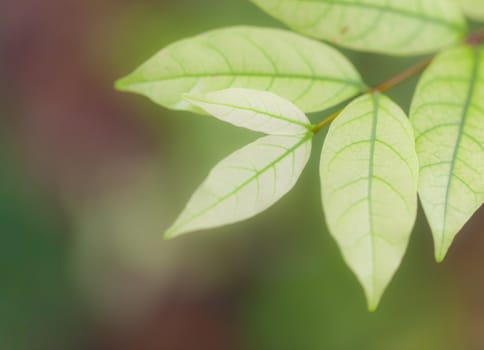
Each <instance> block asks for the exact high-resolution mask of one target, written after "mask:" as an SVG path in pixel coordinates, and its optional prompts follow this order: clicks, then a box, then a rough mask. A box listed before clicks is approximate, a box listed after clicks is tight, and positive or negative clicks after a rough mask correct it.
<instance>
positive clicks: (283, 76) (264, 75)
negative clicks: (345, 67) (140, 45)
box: [127, 72, 365, 89]
mask: <svg viewBox="0 0 484 350" xmlns="http://www.w3.org/2000/svg"><path fill="white" fill-rule="evenodd" d="M234 76H235V77H249V78H251V77H253V78H278V79H294V80H310V81H313V80H316V81H321V82H325V81H326V82H334V83H345V84H350V85H354V86H356V87H358V88H360V89H365V86H364V84H363V83H362V82H361V81H357V80H352V79H348V80H346V79H342V78H335V77H329V76H320V75H317V76H314V75H305V74H291V73H284V74H280V73H277V74H276V73H257V72H254V73H251V72H242V73H240V72H220V73H190V74H183V75H175V76H168V77H158V78H156V79H144V80H138V81H136V80H131V81H127V85H144V84H153V83H159V82H163V81H169V80H177V79H202V78H223V77H234Z"/></svg>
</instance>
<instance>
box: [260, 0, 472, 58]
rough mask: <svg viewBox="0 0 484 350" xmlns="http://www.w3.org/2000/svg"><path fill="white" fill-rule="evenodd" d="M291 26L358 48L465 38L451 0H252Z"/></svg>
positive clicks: (429, 47) (398, 49) (390, 49)
mask: <svg viewBox="0 0 484 350" xmlns="http://www.w3.org/2000/svg"><path fill="white" fill-rule="evenodd" d="M251 1H252V2H254V3H255V4H257V5H258V6H259V7H261V8H262V9H263V10H265V11H266V12H268V13H269V14H271V15H272V16H274V17H275V18H277V19H279V20H281V21H282V22H284V23H285V24H287V25H288V26H289V27H291V28H292V29H294V30H296V31H299V32H301V33H304V34H306V35H309V36H312V37H315V38H319V39H324V40H328V41H330V42H332V43H334V44H336V45H341V46H344V47H348V48H351V49H355V50H361V51H370V52H380V53H386V54H394V55H413V54H422V53H427V52H432V51H436V50H438V49H441V48H443V47H446V46H449V45H451V44H453V43H455V42H457V41H458V40H460V39H461V38H463V36H464V33H465V29H466V24H465V20H464V17H463V15H462V13H461V11H460V10H459V8H458V7H457V5H456V4H455V3H454V2H453V0H386V1H382V0H251Z"/></svg>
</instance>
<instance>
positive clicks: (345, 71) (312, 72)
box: [116, 27, 365, 112]
mask: <svg viewBox="0 0 484 350" xmlns="http://www.w3.org/2000/svg"><path fill="white" fill-rule="evenodd" d="M116 87H117V88H118V89H120V90H127V91H132V92H136V93H139V94H142V95H146V96H148V97H149V98H151V99H152V100H153V101H154V102H156V103H158V104H160V105H162V106H165V107H167V108H172V109H182V110H183V109H188V110H193V111H195V112H196V111H199V109H194V108H193V106H192V105H191V104H190V103H188V102H187V101H184V100H183V95H184V94H191V95H198V94H203V93H206V92H211V91H217V90H223V89H227V88H230V87H242V88H249V89H255V90H267V91H270V92H273V93H275V94H277V95H279V96H282V97H283V98H286V99H288V100H290V101H292V102H293V103H294V104H296V105H297V106H298V107H299V108H300V109H302V110H303V111H304V112H313V111H318V110H323V109H326V108H329V107H331V106H334V105H336V104H338V103H340V102H342V101H344V100H346V99H347V98H349V97H352V96H354V95H356V94H358V93H359V92H361V91H363V90H364V89H365V87H364V84H363V83H362V81H361V78H360V76H359V74H358V73H357V72H356V70H355V69H354V68H353V66H352V65H351V63H350V62H349V61H348V60H347V59H346V58H345V57H344V56H343V55H341V54H340V53H339V52H338V51H336V50H334V49H333V48H331V47H329V46H327V45H325V44H323V43H320V42H317V41H314V40H311V39H307V38H305V37H303V36H300V35H297V34H294V33H291V32H289V31H285V30H279V29H268V28H257V27H232V28H225V29H219V30H214V31H210V32H207V33H205V34H201V35H198V36H196V37H193V38H189V39H185V40H182V41H179V42H177V43H174V44H172V45H170V46H168V47H166V48H165V49H163V50H161V51H160V52H159V53H157V54H156V55H155V56H154V57H152V58H151V59H150V60H148V61H147V62H146V63H144V64H143V65H142V66H141V67H139V68H138V69H137V70H135V71H134V72H133V73H132V74H130V75H128V76H127V77H126V78H123V79H121V80H120V81H118V82H117V84H116Z"/></svg>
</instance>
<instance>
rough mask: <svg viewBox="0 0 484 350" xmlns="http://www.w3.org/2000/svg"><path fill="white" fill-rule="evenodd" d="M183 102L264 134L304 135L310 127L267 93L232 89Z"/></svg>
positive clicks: (291, 107)
mask: <svg viewBox="0 0 484 350" xmlns="http://www.w3.org/2000/svg"><path fill="white" fill-rule="evenodd" d="M185 99H186V100H187V101H189V102H190V103H192V104H194V105H195V106H197V107H199V108H201V109H203V110H204V111H206V112H207V113H209V114H211V115H213V116H214V117H216V118H218V119H220V120H223V121H226V122H228V123H231V124H234V125H236V126H240V127H243V128H247V129H250V130H254V131H259V132H263V133H266V134H271V135H297V134H305V133H307V132H308V131H310V130H311V128H312V125H311V123H310V122H309V120H308V118H307V117H306V115H304V113H303V112H302V111H301V110H300V109H299V108H297V107H296V106H295V105H293V104H292V103H291V102H289V101H287V100H285V99H283V98H282V97H279V96H277V95H275V94H273V93H271V92H266V91H257V90H248V89H241V88H232V89H227V90H221V91H215V92H209V93H207V94H205V95H204V96H201V97H197V96H190V95H188V96H185Z"/></svg>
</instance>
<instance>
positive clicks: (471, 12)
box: [455, 0, 484, 21]
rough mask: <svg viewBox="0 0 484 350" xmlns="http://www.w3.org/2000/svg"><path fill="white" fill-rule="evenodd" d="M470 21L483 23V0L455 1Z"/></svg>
mask: <svg viewBox="0 0 484 350" xmlns="http://www.w3.org/2000/svg"><path fill="white" fill-rule="evenodd" d="M455 1H456V2H457V3H458V4H459V5H460V7H461V8H462V10H463V11H464V13H465V14H466V15H467V16H469V17H470V18H472V19H475V20H478V21H484V0H455Z"/></svg>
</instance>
